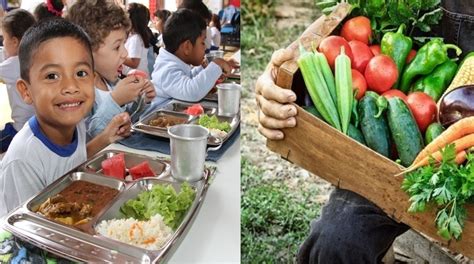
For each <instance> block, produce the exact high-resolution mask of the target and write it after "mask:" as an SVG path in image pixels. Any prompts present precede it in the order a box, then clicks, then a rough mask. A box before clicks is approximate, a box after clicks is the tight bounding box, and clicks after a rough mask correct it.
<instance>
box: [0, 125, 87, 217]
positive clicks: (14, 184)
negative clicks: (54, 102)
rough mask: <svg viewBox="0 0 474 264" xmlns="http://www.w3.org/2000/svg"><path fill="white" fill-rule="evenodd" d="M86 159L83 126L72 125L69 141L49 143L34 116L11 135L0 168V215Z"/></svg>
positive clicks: (84, 129) (84, 130)
mask: <svg viewBox="0 0 474 264" xmlns="http://www.w3.org/2000/svg"><path fill="white" fill-rule="evenodd" d="M86 160H87V149H86V127H85V124H84V122H83V121H81V122H80V123H79V124H78V125H77V126H76V131H75V132H74V136H73V141H72V142H71V143H70V144H68V145H66V146H59V145H56V144H55V143H53V142H52V141H51V140H50V139H49V138H47V137H46V135H44V134H43V132H41V129H40V127H39V123H38V120H37V119H36V116H33V117H32V118H30V119H29V120H28V122H27V123H26V125H25V126H24V127H23V128H22V129H21V130H20V131H19V132H18V134H16V136H15V137H14V138H13V141H12V143H11V144H10V147H9V148H8V151H7V152H6V155H5V156H4V157H3V159H2V161H1V168H0V171H1V173H0V218H1V217H2V216H5V214H7V213H8V212H10V211H12V210H13V209H15V208H16V207H18V206H19V205H20V204H22V203H24V202H25V201H26V200H28V199H29V198H30V197H32V196H33V195H35V194H37V193H38V192H40V191H41V190H43V189H44V188H45V187H46V186H48V185H49V184H51V183H52V182H54V181H55V180H57V179H58V178H59V177H61V176H63V175H64V174H65V173H67V172H68V171H70V170H71V169H73V168H75V167H77V166H78V165H80V164H81V163H83V162H85V161H86Z"/></svg>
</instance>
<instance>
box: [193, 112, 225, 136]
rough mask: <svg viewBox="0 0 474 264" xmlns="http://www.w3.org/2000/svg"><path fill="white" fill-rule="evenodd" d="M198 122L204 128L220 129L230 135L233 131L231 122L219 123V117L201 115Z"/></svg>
mask: <svg viewBox="0 0 474 264" xmlns="http://www.w3.org/2000/svg"><path fill="white" fill-rule="evenodd" d="M198 122H199V125H201V126H203V127H206V128H215V129H219V130H222V131H224V132H226V133H229V131H230V130H231V126H230V124H229V122H226V121H223V122H219V120H218V119H217V116H215V115H213V116H208V115H201V117H200V118H199V121H198Z"/></svg>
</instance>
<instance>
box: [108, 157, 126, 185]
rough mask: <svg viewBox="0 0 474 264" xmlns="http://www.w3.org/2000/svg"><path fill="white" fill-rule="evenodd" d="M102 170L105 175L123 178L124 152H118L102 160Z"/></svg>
mask: <svg viewBox="0 0 474 264" xmlns="http://www.w3.org/2000/svg"><path fill="white" fill-rule="evenodd" d="M102 171H103V173H104V174H105V175H107V176H111V177H115V178H118V179H120V180H123V179H125V154H124V153H120V154H117V155H114V156H112V157H110V158H108V159H106V160H104V161H102Z"/></svg>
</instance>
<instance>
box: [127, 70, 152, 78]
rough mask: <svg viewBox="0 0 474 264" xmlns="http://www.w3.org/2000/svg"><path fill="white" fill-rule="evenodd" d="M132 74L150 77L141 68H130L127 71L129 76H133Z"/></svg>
mask: <svg viewBox="0 0 474 264" xmlns="http://www.w3.org/2000/svg"><path fill="white" fill-rule="evenodd" d="M131 75H135V76H139V77H143V78H148V74H147V73H146V72H144V71H140V70H137V69H133V70H130V71H129V72H128V73H127V76H131Z"/></svg>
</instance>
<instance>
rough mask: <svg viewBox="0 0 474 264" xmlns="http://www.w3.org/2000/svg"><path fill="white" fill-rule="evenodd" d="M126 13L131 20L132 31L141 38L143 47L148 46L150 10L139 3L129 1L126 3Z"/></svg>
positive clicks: (150, 33)
mask: <svg viewBox="0 0 474 264" xmlns="http://www.w3.org/2000/svg"><path fill="white" fill-rule="evenodd" d="M128 15H129V17H130V21H131V22H132V32H135V33H137V34H138V35H140V37H141V38H142V41H143V44H144V45H145V48H149V47H150V38H151V36H152V34H153V33H152V32H151V30H149V28H148V22H149V21H150V11H149V10H148V8H147V7H146V6H144V5H142V4H139V3H130V4H129V5H128Z"/></svg>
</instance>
